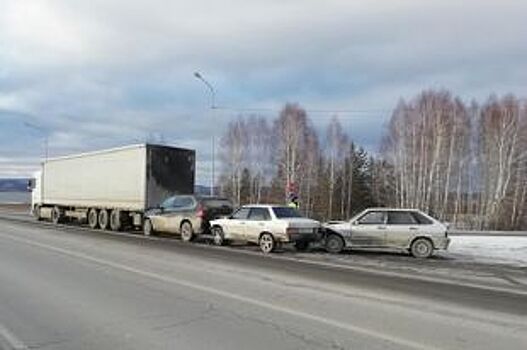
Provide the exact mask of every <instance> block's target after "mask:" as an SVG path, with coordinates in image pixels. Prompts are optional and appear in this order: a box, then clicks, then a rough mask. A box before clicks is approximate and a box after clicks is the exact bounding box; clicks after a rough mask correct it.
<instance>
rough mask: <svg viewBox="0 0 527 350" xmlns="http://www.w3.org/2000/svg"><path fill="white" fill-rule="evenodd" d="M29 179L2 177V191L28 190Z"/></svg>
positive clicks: (0, 190) (0, 182) (0, 181)
mask: <svg viewBox="0 0 527 350" xmlns="http://www.w3.org/2000/svg"><path fill="white" fill-rule="evenodd" d="M28 180H29V179H0V192H27V191H28V189H27V182H28Z"/></svg>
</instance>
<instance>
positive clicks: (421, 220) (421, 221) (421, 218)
mask: <svg viewBox="0 0 527 350" xmlns="http://www.w3.org/2000/svg"><path fill="white" fill-rule="evenodd" d="M412 215H413V216H414V219H415V220H416V221H417V222H418V223H419V225H432V224H433V222H432V220H430V219H429V218H427V217H426V216H424V215H423V214H421V213H419V212H417V211H414V212H412Z"/></svg>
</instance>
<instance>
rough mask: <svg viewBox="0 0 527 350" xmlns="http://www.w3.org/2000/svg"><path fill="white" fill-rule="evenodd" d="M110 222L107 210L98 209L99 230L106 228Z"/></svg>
mask: <svg viewBox="0 0 527 350" xmlns="http://www.w3.org/2000/svg"><path fill="white" fill-rule="evenodd" d="M109 224H110V215H108V210H106V209H101V210H100V211H99V227H100V229H101V230H106V229H108V226H109Z"/></svg>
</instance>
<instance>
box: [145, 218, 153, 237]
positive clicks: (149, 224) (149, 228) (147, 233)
mask: <svg viewBox="0 0 527 350" xmlns="http://www.w3.org/2000/svg"><path fill="white" fill-rule="evenodd" d="M154 233H155V231H154V225H152V221H151V220H150V219H145V221H144V222H143V234H144V235H145V236H151V235H153V234H154Z"/></svg>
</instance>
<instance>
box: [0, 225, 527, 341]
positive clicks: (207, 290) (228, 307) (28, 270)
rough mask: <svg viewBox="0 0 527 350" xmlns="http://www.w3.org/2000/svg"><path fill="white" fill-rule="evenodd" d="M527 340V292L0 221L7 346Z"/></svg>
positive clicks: (1, 315) (0, 311)
mask: <svg viewBox="0 0 527 350" xmlns="http://www.w3.org/2000/svg"><path fill="white" fill-rule="evenodd" d="M526 344H527V294H525V293H521V292H518V293H513V292H507V291H503V290H494V289H484V288H477V287H474V286H468V285H456V284H452V283H444V282H442V281H433V280H423V279H411V278H407V277H404V276H398V275H390V274H382V275H380V274H377V273H374V272H369V271H363V270H356V271H355V270H352V269H341V268H338V267H335V266H328V265H323V264H316V263H306V262H302V261H291V260H288V259H283V258H282V257H280V255H272V256H270V257H266V256H262V255H261V254H259V253H253V252H247V251H236V250H230V249H222V248H215V247H207V246H200V245H186V244H184V243H182V242H179V241H171V242H168V241H166V240H155V239H148V240H146V239H142V238H140V237H134V236H129V235H108V234H106V233H102V232H96V231H89V230H79V229H76V228H52V227H49V226H39V225H34V224H28V223H23V222H15V221H5V220H0V348H1V347H2V346H3V347H5V348H7V349H9V348H20V349H23V348H27V349H310V348H311V349H478V350H481V349H525V346H526Z"/></svg>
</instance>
